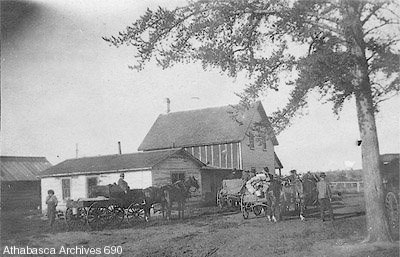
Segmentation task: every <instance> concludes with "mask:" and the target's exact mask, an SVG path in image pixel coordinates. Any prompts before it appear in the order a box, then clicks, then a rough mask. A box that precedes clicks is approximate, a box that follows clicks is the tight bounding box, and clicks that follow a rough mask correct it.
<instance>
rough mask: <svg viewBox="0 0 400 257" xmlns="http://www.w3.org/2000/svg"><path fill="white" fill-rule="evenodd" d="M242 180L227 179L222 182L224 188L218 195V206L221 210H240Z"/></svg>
mask: <svg viewBox="0 0 400 257" xmlns="http://www.w3.org/2000/svg"><path fill="white" fill-rule="evenodd" d="M242 187H243V180H242V179H225V180H223V181H222V188H221V190H219V191H218V194H217V205H218V207H219V208H220V209H225V208H235V209H239V208H240V201H241V195H242V194H241V190H242Z"/></svg>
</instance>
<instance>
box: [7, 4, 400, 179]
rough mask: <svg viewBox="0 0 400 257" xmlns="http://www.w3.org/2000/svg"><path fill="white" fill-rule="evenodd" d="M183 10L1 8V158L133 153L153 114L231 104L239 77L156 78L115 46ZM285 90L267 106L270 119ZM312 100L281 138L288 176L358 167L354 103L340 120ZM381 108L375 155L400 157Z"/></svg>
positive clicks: (390, 113) (168, 73)
mask: <svg viewBox="0 0 400 257" xmlns="http://www.w3.org/2000/svg"><path fill="white" fill-rule="evenodd" d="M184 3H185V1H183V0H179V1H177V0H176V1H153V0H151V1H149V0H148V1H144V0H143V1H138V0H135V1H125V0H121V1H112V0H100V1H98V0H96V1H94V0H90V1H84V0H71V1H57V0H47V1H1V4H2V13H1V17H2V22H1V26H2V27H1V28H2V42H1V43H2V44H1V154H2V155H12V156H45V157H46V158H47V159H48V160H49V161H50V162H51V163H52V164H57V163H59V162H61V161H63V160H65V159H69V158H74V157H75V155H76V145H77V146H78V156H80V157H83V156H97V155H105V154H114V153H115V154H116V153H118V143H117V142H118V141H120V142H121V144H122V151H123V153H132V152H136V151H137V148H138V146H139V144H140V143H141V141H142V140H143V138H144V137H145V135H146V134H147V132H148V130H149V129H150V127H151V126H152V124H153V123H154V121H155V120H156V118H157V117H158V115H159V114H162V113H165V112H166V100H165V99H166V98H167V97H168V98H170V99H171V110H172V111H183V110H190V109H199V108H207V107H214V106H223V105H228V104H236V103H238V101H239V98H238V97H237V96H236V95H235V93H239V92H240V91H241V90H242V89H243V88H244V85H245V83H246V80H245V78H241V77H238V78H236V79H233V78H230V77H227V76H225V75H223V74H220V73H219V72H218V70H209V71H203V70H202V68H201V66H200V65H198V64H189V65H187V64H185V65H176V66H175V67H174V68H172V69H167V70H162V69H161V68H160V67H158V66H156V65H155V64H154V63H150V64H149V65H147V66H146V68H145V69H144V70H143V71H140V72H137V71H133V70H130V69H129V68H128V65H132V64H135V59H134V49H133V48H132V47H119V48H116V47H111V46H110V45H109V44H108V43H107V42H105V41H104V40H103V39H102V36H110V35H116V34H117V33H118V32H119V31H122V30H124V29H125V28H126V26H127V25H129V24H131V23H132V22H133V21H135V20H136V19H137V18H139V17H140V15H141V14H143V13H144V11H145V10H146V8H148V7H149V8H151V9H154V8H156V7H157V6H158V5H161V6H165V7H169V8H173V7H175V6H177V5H182V4H184ZM287 97H288V95H287V90H285V89H284V90H281V91H279V92H277V93H272V94H270V95H268V96H265V97H263V98H262V99H261V100H262V103H263V106H264V108H265V110H266V112H267V114H271V113H272V112H273V111H274V110H275V109H276V108H277V107H282V106H283V105H284V104H285V103H286V101H287ZM318 99H319V98H318V96H317V95H310V97H309V107H308V109H307V111H306V113H307V115H305V116H302V117H297V118H295V119H294V120H293V125H292V126H291V127H289V128H288V129H286V130H285V131H283V132H282V133H281V134H279V135H278V136H277V138H278V141H279V146H277V147H276V148H275V151H276V153H277V154H278V156H279V158H280V159H281V161H282V163H283V166H284V169H283V170H284V173H286V172H288V171H289V170H291V169H297V170H298V171H300V172H304V171H308V170H311V171H328V170H336V169H351V168H353V169H358V168H361V148H360V147H358V146H357V145H356V141H357V140H358V139H359V130H358V124H357V118H356V109H355V102H354V100H350V101H348V102H347V103H346V104H345V106H344V109H343V111H342V112H341V114H340V118H339V119H338V118H337V117H336V116H334V115H333V113H332V106H331V105H330V104H329V103H328V104H322V103H321V102H320V101H318ZM399 100H400V97H399V96H396V97H394V98H392V99H390V100H388V101H386V102H384V103H383V104H382V105H381V111H380V112H379V113H378V114H377V117H376V121H377V127H378V136H379V143H380V151H381V153H398V152H400V146H399V139H400V136H399V135H400V132H399V121H400V117H399V111H398V110H399V109H400V108H399V107H400V106H399V105H400V104H399V103H400V101H399Z"/></svg>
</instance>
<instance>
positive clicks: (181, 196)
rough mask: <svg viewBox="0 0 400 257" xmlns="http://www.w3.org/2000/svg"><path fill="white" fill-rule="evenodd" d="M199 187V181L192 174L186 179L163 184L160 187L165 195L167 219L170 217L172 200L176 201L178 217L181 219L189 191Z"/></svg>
mask: <svg viewBox="0 0 400 257" xmlns="http://www.w3.org/2000/svg"><path fill="white" fill-rule="evenodd" d="M191 188H195V190H194V191H191ZM199 188H200V186H199V183H198V181H197V180H196V178H195V177H194V176H191V177H189V178H188V179H187V180H186V181H182V180H178V181H176V182H175V183H173V184H170V185H165V186H163V187H162V188H161V189H162V190H163V192H164V196H165V201H166V207H167V219H168V220H169V219H170V218H171V209H172V204H173V203H174V202H176V203H178V217H179V218H181V219H183V216H184V210H185V202H186V199H187V198H189V197H190V193H193V192H195V191H196V190H198V189H199Z"/></svg>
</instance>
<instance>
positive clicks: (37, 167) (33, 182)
mask: <svg viewBox="0 0 400 257" xmlns="http://www.w3.org/2000/svg"><path fill="white" fill-rule="evenodd" d="M0 160H1V209H2V210H10V209H11V210H13V209H19V208H24V209H37V208H38V206H40V177H39V175H40V173H41V172H42V171H43V170H45V169H47V168H49V167H51V164H50V163H49V162H48V161H47V159H46V158H45V157H22V156H1V157H0Z"/></svg>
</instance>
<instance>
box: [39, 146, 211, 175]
mask: <svg viewBox="0 0 400 257" xmlns="http://www.w3.org/2000/svg"><path fill="white" fill-rule="evenodd" d="M173 155H181V156H186V157H187V158H190V159H192V160H193V161H194V162H196V163H198V164H199V165H200V166H204V165H205V164H204V163H202V162H200V161H199V160H197V159H196V158H194V157H193V156H192V155H191V154H189V153H188V152H186V151H185V150H183V149H169V150H162V151H150V152H139V153H131V154H114V155H104V156H95V157H83V158H77V159H69V160H65V161H63V162H61V163H59V164H57V165H55V166H53V167H51V168H49V169H47V170H45V171H44V172H42V174H41V176H42V177H51V176H68V175H80V174H97V173H113V172H123V171H134V170H145V169H151V168H153V167H154V166H155V165H157V164H158V163H160V162H162V161H164V160H165V159H167V158H168V157H170V156H173Z"/></svg>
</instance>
